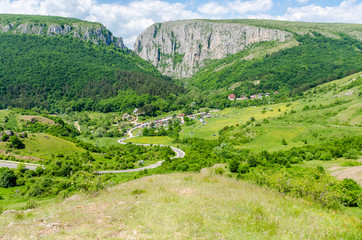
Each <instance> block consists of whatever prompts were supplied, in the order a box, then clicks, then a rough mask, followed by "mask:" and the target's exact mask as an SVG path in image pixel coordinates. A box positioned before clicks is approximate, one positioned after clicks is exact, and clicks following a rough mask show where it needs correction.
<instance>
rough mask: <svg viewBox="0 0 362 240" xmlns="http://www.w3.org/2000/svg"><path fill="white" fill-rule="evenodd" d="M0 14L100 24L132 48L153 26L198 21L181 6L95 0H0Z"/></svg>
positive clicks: (149, 0) (153, 1) (150, 0)
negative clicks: (54, 16)
mask: <svg viewBox="0 0 362 240" xmlns="http://www.w3.org/2000/svg"><path fill="white" fill-rule="evenodd" d="M0 12H2V13H19V14H41V15H57V16H64V17H75V18H80V19H85V20H88V21H94V22H101V23H103V24H104V25H105V26H106V27H107V28H109V29H110V30H111V31H112V32H113V34H114V35H116V36H120V37H122V38H123V39H124V42H125V44H126V45H127V46H128V47H130V48H132V47H133V43H134V41H135V39H136V37H137V35H138V34H140V33H141V32H142V31H143V30H145V29H146V28H147V27H148V26H150V25H152V24H153V23H155V22H162V21H168V20H176V19H190V18H200V17H201V15H200V14H198V13H196V12H192V11H190V10H187V9H186V5H184V4H181V3H168V2H166V1H160V0H136V1H132V2H130V3H128V4H122V3H121V2H119V3H109V4H100V3H98V2H97V1H96V0H16V1H10V0H0Z"/></svg>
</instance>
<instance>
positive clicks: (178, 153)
mask: <svg viewBox="0 0 362 240" xmlns="http://www.w3.org/2000/svg"><path fill="white" fill-rule="evenodd" d="M165 120H168V119H165ZM78 126H79V125H78ZM141 126H142V125H139V126H136V127H134V128H131V129H130V130H128V132H127V134H128V135H129V137H127V138H126V137H125V138H122V139H119V140H118V143H120V144H127V143H125V142H124V140H126V139H130V138H133V137H135V136H134V135H133V133H132V131H133V130H135V129H137V128H140V127H141ZM132 144H135V145H143V146H151V144H140V143H132ZM153 146H161V147H162V146H166V145H163V144H160V145H157V144H153ZM170 147H171V149H172V151H174V152H175V153H176V156H174V157H172V158H171V159H174V158H183V157H185V152H184V151H182V150H181V149H178V148H175V147H172V146H170ZM162 163H163V160H162V161H158V162H157V163H155V164H151V165H148V166H145V167H141V168H134V169H126V170H104V171H96V172H95V173H96V174H104V173H127V172H139V171H143V170H146V169H153V168H157V167H159V166H161V164H162ZM19 164H23V165H25V168H26V169H29V170H35V169H36V168H37V167H43V165H40V164H34V163H23V162H14V161H5V160H0V168H1V167H7V168H17V167H18V165H19Z"/></svg>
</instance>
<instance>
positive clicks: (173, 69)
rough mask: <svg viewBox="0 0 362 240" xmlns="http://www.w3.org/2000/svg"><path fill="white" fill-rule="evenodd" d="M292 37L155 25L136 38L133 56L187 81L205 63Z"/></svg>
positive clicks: (232, 27) (203, 25) (200, 24)
mask: <svg viewBox="0 0 362 240" xmlns="http://www.w3.org/2000/svg"><path fill="white" fill-rule="evenodd" d="M291 37H292V33H289V32H285V31H281V30H276V29H269V28H262V27H255V26H249V25H243V24H239V23H222V22H212V21H202V20H187V21H175V22H172V21H171V22H165V23H156V24H154V25H152V26H150V27H149V28H147V29H146V30H145V31H144V32H143V33H142V34H140V35H139V36H138V37H137V40H136V42H135V45H134V50H135V52H136V53H137V54H138V55H139V56H140V57H142V58H143V59H145V60H148V61H150V62H151V63H152V64H153V65H154V66H156V67H157V68H158V69H159V70H160V71H161V72H162V73H163V74H165V75H168V76H174V77H178V78H185V77H190V76H191V75H192V74H194V73H195V72H196V71H197V70H199V69H200V67H202V66H204V64H205V60H209V59H221V58H224V57H226V56H228V55H229V54H235V53H238V52H240V51H242V50H243V49H245V48H246V47H247V46H248V45H250V44H252V43H257V42H262V41H282V42H283V41H286V40H288V39H290V38H291Z"/></svg>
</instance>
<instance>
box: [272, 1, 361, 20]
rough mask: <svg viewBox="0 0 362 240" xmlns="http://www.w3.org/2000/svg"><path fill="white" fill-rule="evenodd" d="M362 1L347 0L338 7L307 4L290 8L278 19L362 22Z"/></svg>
mask: <svg viewBox="0 0 362 240" xmlns="http://www.w3.org/2000/svg"><path fill="white" fill-rule="evenodd" d="M361 13H362V2H357V1H356V0H346V1H343V2H341V4H339V5H338V6H336V7H321V6H318V5H314V4H311V5H307V6H303V7H296V8H291V7H290V8H288V9H287V12H286V13H285V14H284V15H283V16H279V17H278V18H277V19H281V20H292V21H307V22H308V21H311V22H352V23H362V14H361Z"/></svg>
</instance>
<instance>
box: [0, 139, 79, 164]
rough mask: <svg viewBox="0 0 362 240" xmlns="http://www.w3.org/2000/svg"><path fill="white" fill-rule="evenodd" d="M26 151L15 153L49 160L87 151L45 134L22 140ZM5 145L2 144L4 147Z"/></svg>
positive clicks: (21, 150)
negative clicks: (52, 157) (59, 155)
mask: <svg viewBox="0 0 362 240" xmlns="http://www.w3.org/2000/svg"><path fill="white" fill-rule="evenodd" d="M22 141H23V142H24V144H25V148H24V149H17V150H14V151H13V153H15V154H17V155H21V156H33V157H38V158H42V159H49V158H51V156H52V155H55V156H56V155H58V154H59V153H60V154H64V155H70V154H73V153H83V152H85V151H86V150H84V149H83V148H79V147H77V146H76V145H75V144H74V143H72V142H69V141H67V140H64V139H61V138H58V137H54V136H52V135H49V134H45V133H35V134H30V135H29V137H28V138H25V139H23V140H22ZM4 144H5V143H0V146H3V145H4Z"/></svg>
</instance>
